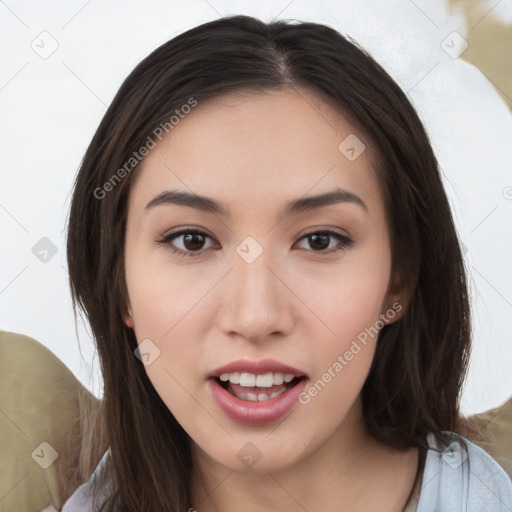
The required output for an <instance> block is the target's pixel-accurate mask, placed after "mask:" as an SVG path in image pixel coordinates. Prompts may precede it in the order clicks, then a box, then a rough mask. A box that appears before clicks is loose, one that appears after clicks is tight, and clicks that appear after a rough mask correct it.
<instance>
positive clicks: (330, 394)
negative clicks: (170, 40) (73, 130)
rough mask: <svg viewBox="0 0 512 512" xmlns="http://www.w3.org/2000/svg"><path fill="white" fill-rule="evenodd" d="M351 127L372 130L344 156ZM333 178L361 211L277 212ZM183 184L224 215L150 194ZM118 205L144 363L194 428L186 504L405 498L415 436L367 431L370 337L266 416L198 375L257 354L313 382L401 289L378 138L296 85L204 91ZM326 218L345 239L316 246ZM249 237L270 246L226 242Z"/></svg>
mask: <svg viewBox="0 0 512 512" xmlns="http://www.w3.org/2000/svg"><path fill="white" fill-rule="evenodd" d="M349 134H356V135H357V137H358V138H359V139H360V140H362V141H364V143H365V144H366V150H365V151H363V153H362V154H361V155H360V156H359V157H358V158H357V159H356V160H354V161H349V160H348V159H347V158H346V157H345V156H344V155H343V154H342V153H341V152H340V150H339V149H338V145H339V144H340V142H341V141H343V140H344V139H345V138H346V137H347V136H348V135H349ZM337 187H339V188H343V189H346V190H348V191H350V192H352V193H354V194H356V195H357V196H359V197H360V198H361V199H362V200H363V201H364V203H365V204H366V206H367V210H365V209H364V208H362V207H361V206H359V205H357V204H354V203H349V202H345V203H338V204H334V205H329V206H326V207H324V208H322V209H320V210H318V211H306V212H302V213H299V214H296V215H292V216H289V217H282V216H279V212H280V211H281V208H282V207H283V205H284V204H285V203H286V202H287V201H289V200H291V199H296V198H300V197H303V196H305V195H316V194H320V193H324V192H330V191H332V190H333V189H334V188H337ZM178 189H179V190H182V191H188V192H195V193H197V194H202V195H207V196H209V197H212V198H215V199H216V200H218V201H220V202H222V203H224V204H225V205H226V206H228V207H229V209H230V211H231V216H230V217H223V216H220V215H214V214H211V213H206V212H201V211H199V210H195V209H193V208H191V207H187V206H178V205H175V204H165V205H159V206H156V207H153V208H150V209H146V205H147V204H148V202H149V201H150V200H151V199H153V198H154V197H155V196H156V195H158V194H159V193H161V192H162V191H163V190H178ZM128 208H129V209H128V220H127V228H126V247H125V258H126V260H125V264H126V282H127V288H128V295H129V306H130V310H131V316H127V317H126V318H125V322H126V323H127V325H129V326H130V327H131V328H133V329H134V331H135V335H136V337H137V340H138V342H139V343H140V342H142V340H144V339H147V338H149V339H150V340H151V341H152V342H153V343H154V345H156V346H157V347H158V349H159V350H160V355H159V356H158V357H157V358H156V359H155V360H154V361H153V362H152V363H151V364H150V365H148V366H145V369H146V372H147V374H148V377H149V378H150V380H151V382H152V384H153V385H154V387H155V389H156V390H157V392H158V393H159V395H160V396H161V398H162V400H163V401H164V402H165V403H166V405H167V406H168V408H169V410H170V411H172V413H173V414H174V416H175V417H176V418H177V420H178V421H179V422H180V424H181V425H182V426H183V428H184V429H185V430H186V431H187V432H188V434H189V435H190V437H191V439H192V440H193V443H192V449H193V454H194V460H195V465H194V478H193V482H192V497H193V505H194V507H195V508H196V509H197V510H198V511H199V512H201V511H209V512H210V511H212V512H213V511H220V510H222V511H223V512H231V511H235V510H241V509H243V510H247V511H263V510H265V511H268V510H280V511H283V512H288V511H298V510H301V511H303V510H304V509H306V510H339V511H351V512H354V511H355V512H357V511H359V510H361V511H363V510H364V511H365V512H368V511H373V510H375V511H379V512H383V511H400V510H402V509H403V507H404V506H405V503H406V502H407V499H408V496H409V494H410V492H411V489H412V487H413V484H414V479H415V476H416V471H417V467H418V450H417V449H410V450H408V451H405V452H401V451H395V450H392V449H390V448H388V447H387V446H385V445H383V444H381V443H379V442H377V441H376V440H375V439H373V438H372V437H371V436H370V435H369V433H368V432H367V430H366V429H365V426H364V422H363V417H362V406H361V398H360V392H361V389H362V387H363V384H364V382H365V380H366V377H367V376H368V373H369V370H370V366H371V363H372V359H373V356H374V353H375V343H376V339H377V338H376V337H373V338H369V341H368V343H367V345H366V346H364V348H363V349H362V350H361V351H360V352H358V353H357V355H355V356H354V357H353V359H352V360H351V361H350V362H349V363H348V364H347V365H346V366H345V367H344V368H343V370H342V371H341V372H340V373H338V374H336V377H335V378H333V379H332V380H331V382H329V383H328V384H327V385H326V386H325V387H324V388H323V389H322V391H321V392H320V393H318V394H317V396H315V397H314V398H312V399H311V401H310V402H309V403H308V404H307V405H303V404H300V403H297V404H296V405H295V406H294V408H293V409H292V410H291V412H290V413H289V414H288V415H287V416H286V417H285V418H284V419H283V420H281V421H279V422H277V423H275V424H272V425H266V426H246V425H242V424H239V423H237V422H235V421H233V420H231V419H230V418H228V417H227V416H226V415H225V414H224V413H223V412H222V411H221V410H220V409H219V408H218V407H217V405H216V403H215V402H214V401H213V399H212V398H211V395H210V392H209V390H208V386H207V374H208V373H209V372H211V371H212V370H214V369H216V368H217V367H219V366H221V365H224V364H226V363H228V362H231V361H234V360H237V359H241V358H247V359H251V360H259V359H263V358H267V357H268V358H273V359H276V360H278V361H281V362H283V363H286V364H289V365H291V366H294V367H296V368H299V369H301V370H302V371H303V372H305V373H306V374H307V375H308V376H309V379H310V383H314V382H316V381H317V380H318V379H320V378H321V377H322V374H324V373H325V372H326V371H327V370H328V368H330V367H332V366H333V363H334V362H335V361H336V360H337V357H338V356H339V355H342V354H344V353H345V352H346V351H347V350H348V349H349V348H350V346H351V343H352V341H353V340H354V339H356V337H357V336H358V334H360V333H361V332H363V331H364V329H365V328H367V327H370V326H374V325H375V323H376V321H377V320H379V315H380V314H384V313H385V312H386V311H387V310H388V309H389V308H390V307H391V305H392V304H393V303H395V302H397V301H398V302H400V301H401V300H402V297H399V296H391V295H390V296H388V295H387V293H386V292H387V289H388V283H389V281H390V273H391V251H390V242H389V232H388V226H387V221H386V218H385V213H384V206H383V200H382V196H381V193H380V191H379V188H378V185H377V181H376V177H375V174H374V171H373V169H372V164H371V141H369V140H367V138H366V136H365V135H364V134H362V133H360V132H359V131H358V130H356V129H355V128H354V127H353V126H351V125H350V124H349V122H348V121H347V120H346V119H344V118H343V117H342V116H341V115H340V114H339V113H337V112H336V111H335V110H334V109H333V108H332V106H331V105H330V104H328V103H326V102H324V101H323V100H322V99H320V98H319V97H317V96H316V95H314V94H312V93H310V92H308V91H306V90H304V89H290V88H288V89H282V90H280V91H268V92H265V93H261V92H252V93H245V94H243V95H242V94H240V93H230V94H226V95H224V96H222V97H218V98H215V99H212V100H209V101H206V102H202V103H200V104H198V106H197V107H195V108H194V109H193V110H192V112H191V113H189V114H188V115H187V116H185V118H184V119H182V120H181V121H180V123H179V124H178V125H177V126H175V127H174V129H173V130H172V131H171V132H170V134H169V135H168V136H167V137H166V138H165V139H164V140H163V141H162V143H160V144H159V145H158V146H157V147H156V148H155V149H153V150H151V151H150V153H149V154H148V156H147V157H146V158H145V160H144V161H143V162H142V164H141V165H140V166H139V168H138V169H137V171H136V174H135V175H134V176H133V182H132V184H131V191H130V198H129V206H128ZM177 228H191V229H197V230H199V231H202V232H204V233H206V235H208V236H209V237H211V238H208V237H206V238H205V239H204V242H203V245H202V246H201V244H200V243H197V245H194V244H190V243H189V244H188V245H186V242H185V240H184V237H183V236H181V237H178V238H175V239H174V240H173V241H172V242H170V243H169V244H168V246H167V247H165V246H161V245H158V244H156V243H155V242H154V240H155V238H158V237H161V236H162V235H164V234H166V233H168V232H169V231H171V230H173V231H178V230H179V229H177ZM325 229H331V230H334V231H337V232H340V233H342V234H344V235H346V236H349V237H350V238H351V239H352V240H353V241H354V242H353V244H352V245H350V246H348V247H345V248H344V249H343V250H340V251H336V252H331V253H328V251H329V250H330V249H332V248H335V247H339V243H338V242H337V240H336V239H335V238H330V239H327V242H326V243H325V247H326V249H323V250H322V249H321V248H320V249H318V246H315V245H314V241H312V240H311V238H308V237H306V236H305V235H307V234H311V233H314V232H317V231H319V230H325ZM247 236H251V237H253V238H254V239H255V240H256V241H257V242H258V244H259V245H260V246H261V247H262V249H263V252H262V253H261V255H260V256H259V257H258V258H257V259H256V260H255V261H254V262H252V263H247V262H246V261H245V260H244V259H243V258H241V257H240V256H239V254H238V253H237V252H236V248H237V247H238V246H239V244H240V243H241V242H242V241H243V240H244V239H245V238H246V237H247ZM327 245H328V247H327ZM171 247H176V248H178V249H181V250H185V251H186V250H188V252H193V251H194V250H195V251H196V252H195V254H196V255H195V256H182V255H180V254H174V253H172V252H171ZM190 248H191V249H190ZM402 304H403V302H402ZM404 309H405V307H404V308H403V309H402V312H403V310H404ZM399 317H400V314H397V315H396V316H395V317H394V321H396V320H397V319H398V318H399ZM247 442H250V443H252V444H253V445H255V446H256V447H257V450H258V452H259V453H260V454H261V458H260V459H259V460H258V461H257V463H256V464H254V465H253V466H252V467H250V468H247V467H246V466H245V465H244V464H242V462H241V461H240V460H239V459H238V457H237V454H238V452H239V451H240V450H241V449H242V447H243V446H244V445H245V444H246V443H247ZM199 476H202V477H203V478H204V479H205V481H206V483H207V488H208V491H207V492H206V493H205V492H204V491H203V489H202V488H201V486H200V485H199V483H198V482H199ZM369 489H371V492H368V490H369Z"/></svg>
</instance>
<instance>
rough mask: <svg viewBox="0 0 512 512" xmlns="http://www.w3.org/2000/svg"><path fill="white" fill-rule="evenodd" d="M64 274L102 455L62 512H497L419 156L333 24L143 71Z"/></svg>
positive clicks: (396, 109) (456, 257) (97, 167)
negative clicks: (471, 415) (97, 372)
mask: <svg viewBox="0 0 512 512" xmlns="http://www.w3.org/2000/svg"><path fill="white" fill-rule="evenodd" d="M68 266H69V272H70V284H71V290H72V294H73V299H74V301H75V304H78V306H79V307H80V308H81V309H82V310H83V312H84V313H85V314H86V316H87V319H88V321H89V323H90V325H91V328H92V332H93V334H94V338H95V340H96V343H97V346H98V351H99V355H100V358H101V362H102V372H103V377H104V386H105V388H104V409H103V414H104V419H105V424H106V428H107V434H108V438H109V441H110V449H109V450H108V451H107V453H105V455H104V457H103V459H102V462H101V463H100V465H98V467H97V468H96V471H95V473H94V478H91V480H90V482H88V483H87V484H84V485H83V486H82V487H81V488H79V489H77V491H76V492H75V494H74V495H73V496H72V497H71V499H70V500H69V501H68V502H67V503H66V505H65V506H64V508H63V510H64V512H70V511H73V510H93V506H94V505H98V509H99V506H100V505H102V508H101V510H105V511H106V510H122V511H131V510H134V511H135V510H136V511H158V510H162V511H163V510H166V511H169V510H172V511H178V510H179V511H182V510H189V511H192V510H197V511H203V510H204V511H223V512H230V511H231V510H237V509H238V510H239V509H240V508H243V509H244V510H263V509H265V510H280V511H295V510H310V511H312V510H340V511H343V510H347V511H348V510H350V511H358V510H365V511H371V510H378V511H402V510H406V511H412V510H417V511H419V512H423V511H427V510H428V511H431V510H434V509H435V507H437V508H438V509H440V510H483V508H481V504H480V502H479V500H480V501H481V502H482V503H484V506H485V507H486V508H485V510H509V508H510V507H512V486H511V484H510V481H509V479H508V478H507V476H506V474H505V473H504V471H503V470H502V469H501V468H500V467H499V466H498V464H497V463H496V462H495V461H494V460H493V459H492V458H491V457H490V456H489V455H488V454H486V453H485V452H484V451H482V450H481V449H479V448H478V447H476V446H475V445H474V444H472V443H471V442H469V441H468V440H467V439H465V438H464V437H463V436H462V435H461V434H463V433H464V424H463V421H462V419H461V418H460V417H459V397H460V392H461V387H462V383H463V381H464V378H465V376H466V371H467V365H468V358H469V351H470V318H469V303H468V295H467V289H466V276H465V269H464V265H463V259H462V255H461V251H460V246H459V242H458V240H457V235H456V231H455V227H454V224H453V220H452V216H451V213H450V209H449V204H448V201H447V198H446V195H445V192H444V189H443V186H442V181H441V178H440V175H439V171H438V167H437V162H436V159H435V156H434V154H433V151H432V148H431V146H430V144H429V141H428V138H427V135H426V134H425V131H424V129H423V127H422V124H421V122H420V120H419V118H418V116H417V114H416V113H415V111H414V109H413V107H412V106H411V104H410V103H409V101H408V99H407V97H406V96H405V94H404V93H403V92H402V91H401V89H400V88H399V87H398V85H397V84H396V83H395V82H394V81H393V80H392V79H391V78H390V77H389V75H387V73H386V72H385V71H384V70H383V69H382V68H381V67H380V66H379V65H378V64H377V63H376V62H375V61H374V60H373V59H372V58H371V57H370V56H369V55H368V54H367V53H366V52H365V51H364V50H362V49H361V48H359V47H358V46H357V45H356V44H355V43H353V42H350V41H349V40H347V39H346V38H344V37H342V36H341V35H340V34H339V33H337V32H336V31H334V30H333V29H331V28H328V27H326V26H322V25H318V24H314V23H286V22H283V21H278V22H273V23H269V24H266V23H263V22H262V21H259V20H257V19H254V18H250V17H247V16H234V17H230V18H223V19H220V20H217V21H213V22H210V23H206V24H204V25H201V26H199V27H196V28H194V29H192V30H189V31H187V32H185V33H184V34H181V35H179V36H178V37H176V38H174V39H173V40H171V41H169V42H167V43H165V44H164V45H162V46H161V47H160V48H158V49H157V50H155V51H154V52H153V53H152V54H151V55H149V56H148V57H147V58H146V59H144V60H143V61H142V62H141V63H140V64H139V65H138V66H137V67H136V68H135V69H134V71H133V72H132V73H131V74H130V75H129V76H128V78H127V79H126V81H125V82H124V83H123V85H122V86H121V88H120V90H119V92H118V94H117V96H116V97H115V99H114V101H113V102H112V105H111V106H110V108H109V109H108V111H107V113H106V115H105V117H104V119H103V120H102V122H101V124H100V126H99V128H98V130H97V132H96V134H95V136H94V138H93V140H92V142H91V144H90V146H89V148H88V150H87V152H86V155H85V157H84V160H83V162H82V165H81V168H80V171H79V173H78V176H77V179H76V183H75V188H74V194H73V200H72V205H71V211H70V220H69V230H68ZM91 449H92V448H91V447H89V446H87V445H84V446H83V450H82V451H83V453H82V455H83V457H84V459H88V454H89V453H90V450H91ZM368 489H371V492H368ZM507 507H509V508H507Z"/></svg>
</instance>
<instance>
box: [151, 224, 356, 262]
mask: <svg viewBox="0 0 512 512" xmlns="http://www.w3.org/2000/svg"><path fill="white" fill-rule="evenodd" d="M187 234H194V235H204V236H206V237H207V238H210V239H211V238H212V237H211V236H209V235H208V234H206V233H204V232H203V231H198V230H195V229H184V230H181V231H176V232H175V233H169V234H167V235H164V236H162V237H161V238H156V239H155V243H157V244H158V245H162V246H164V247H167V248H168V249H169V250H170V251H171V252H173V253H175V254H179V255H182V256H193V257H194V256H200V255H201V254H202V253H203V252H205V251H204V250H202V249H201V250H199V251H183V250H182V249H177V248H176V247H173V246H172V245H171V241H172V240H174V239H175V238H178V237H179V236H181V235H187ZM312 235H329V236H331V237H332V238H335V239H336V240H338V241H339V242H340V243H341V245H340V246H339V247H337V248H335V249H330V250H328V251H326V250H321V251H311V252H313V253H317V254H331V253H334V252H338V251H343V250H345V249H347V248H348V247H350V246H351V245H352V244H353V243H354V241H353V240H352V239H351V238H349V237H348V236H345V235H342V234H341V233H338V232H337V231H332V230H328V229H325V230H319V231H312V232H311V233H307V234H305V235H304V236H303V237H301V238H300V240H303V239H304V238H308V237H310V236H312ZM300 240H299V241H300Z"/></svg>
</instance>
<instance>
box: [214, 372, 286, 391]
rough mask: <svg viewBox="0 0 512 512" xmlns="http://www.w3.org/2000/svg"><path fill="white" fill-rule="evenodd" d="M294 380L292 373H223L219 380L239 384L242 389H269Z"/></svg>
mask: <svg viewBox="0 0 512 512" xmlns="http://www.w3.org/2000/svg"><path fill="white" fill-rule="evenodd" d="M294 378H295V375H294V374H293V373H265V374H263V375H254V374H253V373H223V374H221V376H220V380H222V381H227V380H229V382H232V383H233V384H240V386H244V387H248V388H250V387H254V386H256V387H258V388H270V387H272V386H279V385H280V384H282V383H283V382H291V381H292V380H293V379H294Z"/></svg>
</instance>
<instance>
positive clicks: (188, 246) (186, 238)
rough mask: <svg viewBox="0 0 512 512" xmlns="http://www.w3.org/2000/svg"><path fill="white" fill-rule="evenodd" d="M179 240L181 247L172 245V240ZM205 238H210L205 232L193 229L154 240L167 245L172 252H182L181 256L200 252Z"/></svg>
mask: <svg viewBox="0 0 512 512" xmlns="http://www.w3.org/2000/svg"><path fill="white" fill-rule="evenodd" d="M180 238H181V239H182V240H181V245H182V247H183V249H180V248H177V247H176V246H175V245H174V243H173V242H174V240H178V239H180ZM206 239H210V240H211V239H212V238H211V237H210V236H209V235H207V234H206V233H203V232H202V231H195V230H190V229H189V230H182V231H178V232H176V233H170V234H168V235H165V236H164V237H163V238H161V239H157V240H155V242H156V243H157V244H160V245H163V246H165V247H168V248H169V249H170V250H171V251H172V252H175V253H177V254H182V255H183V256H196V255H198V254H202V252H204V251H203V248H204V245H205V241H206Z"/></svg>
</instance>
